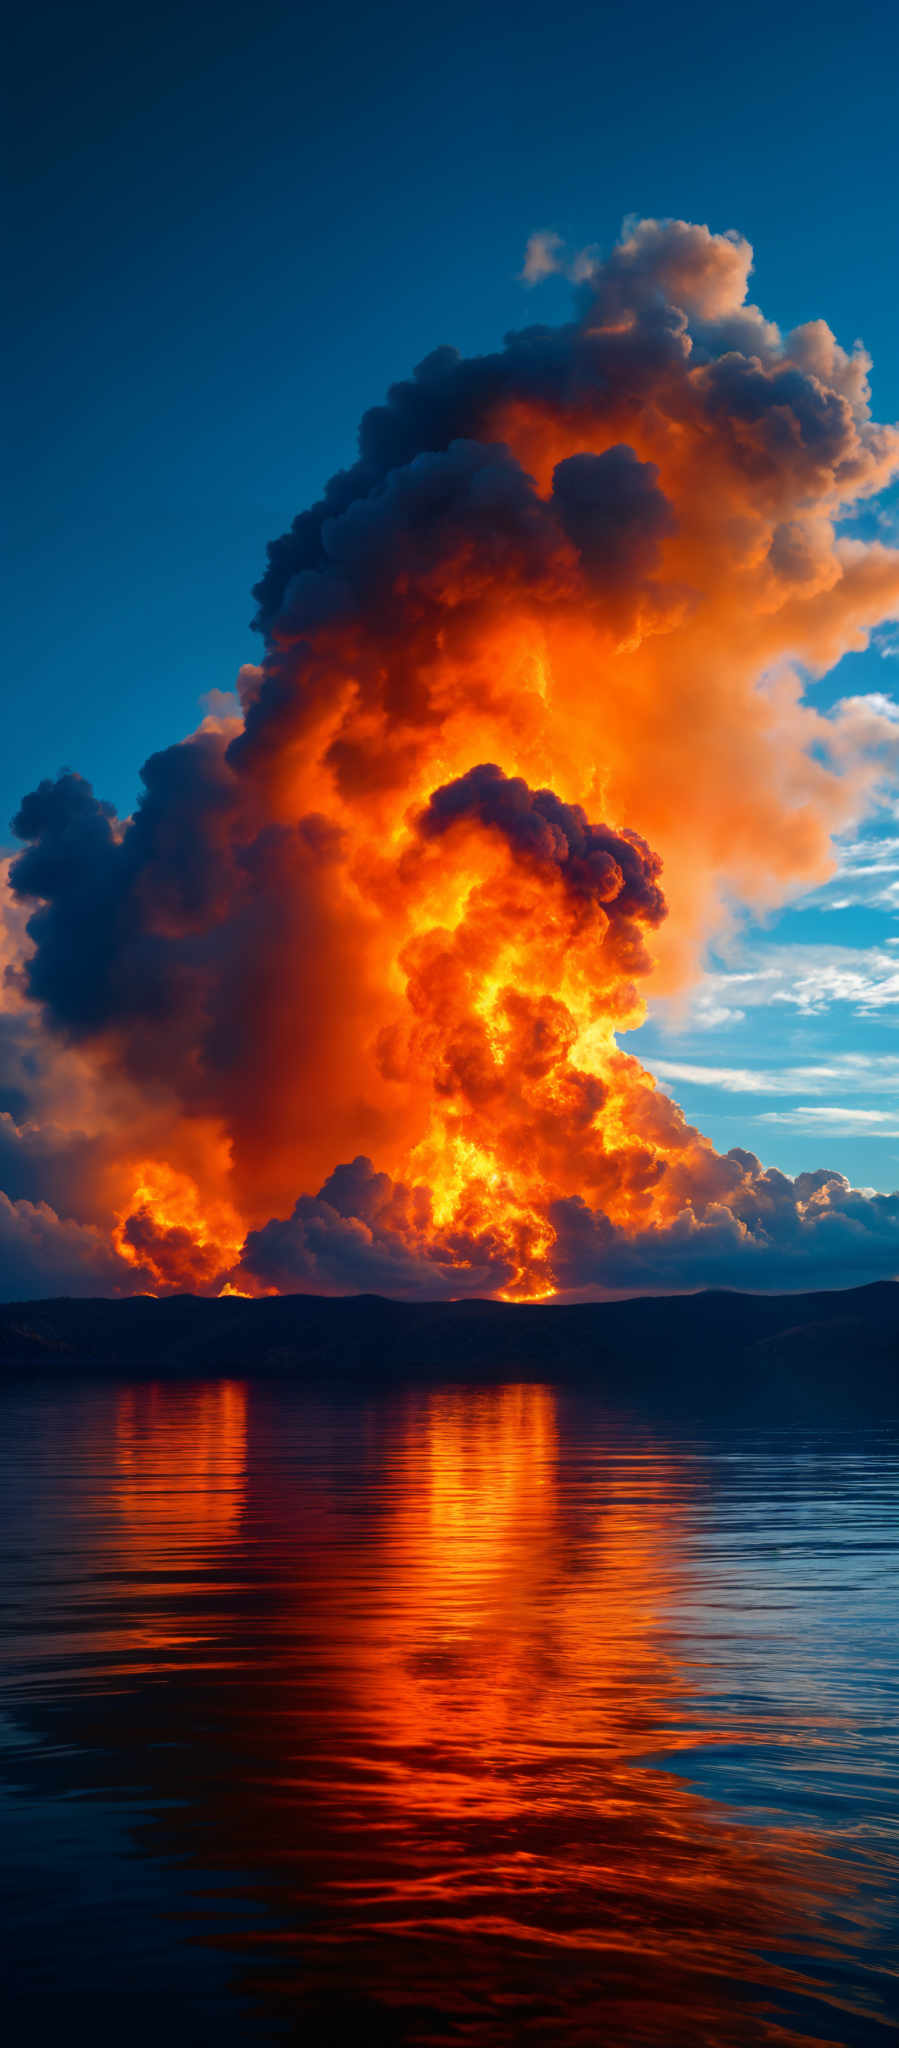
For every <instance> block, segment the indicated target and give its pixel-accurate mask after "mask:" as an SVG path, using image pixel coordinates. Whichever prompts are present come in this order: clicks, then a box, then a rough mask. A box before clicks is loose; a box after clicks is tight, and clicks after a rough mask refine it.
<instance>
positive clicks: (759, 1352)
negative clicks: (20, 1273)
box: [0, 1281, 899, 1422]
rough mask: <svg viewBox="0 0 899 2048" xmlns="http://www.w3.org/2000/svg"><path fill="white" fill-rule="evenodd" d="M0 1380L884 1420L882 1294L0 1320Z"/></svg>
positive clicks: (893, 1293)
mask: <svg viewBox="0 0 899 2048" xmlns="http://www.w3.org/2000/svg"><path fill="white" fill-rule="evenodd" d="M0 1369H2V1370H4V1371H5V1372H6V1373H7V1374H9V1373H16V1374H17V1375H18V1374H20V1373H22V1372H25V1373H29V1374H30V1373H35V1372H37V1373H47V1372H57V1373H68V1372H72V1371H76V1370H78V1371H81V1370H91V1371H102V1372H109V1371H113V1372H128V1373H139V1374H141V1375H151V1376H153V1377H164V1378H171V1377H184V1378H189V1377H192V1376H197V1377H204V1376H208V1375H210V1374H213V1375H217V1374H221V1375H227V1376H235V1375H239V1376H240V1377H253V1376H256V1375H261V1374H266V1375H269V1374H277V1375H279V1376H284V1377H288V1378H296V1379H297V1380H302V1381H311V1380H327V1381H329V1382H333V1381H334V1380H335V1379H347V1380H352V1381H356V1380H358V1379H359V1378H360V1377H361V1378H364V1379H366V1380H369V1381H374V1382H377V1383H387V1384H389V1383H390V1382H392V1381H408V1380H410V1379H414V1380H423V1381H434V1380H439V1379H447V1378H449V1379H464V1380H475V1381H481V1380H485V1381H490V1380H496V1379H509V1378H515V1379H523V1380H540V1379H548V1380H557V1381H558V1380H573V1381H580V1382H587V1383H589V1384H590V1386H591V1387H592V1388H593V1389H594V1390H596V1391H598V1392H600V1393H602V1394H604V1395H607V1396H608V1399H609V1404H610V1408H612V1409H614V1410H616V1411H624V1412H626V1413H628V1412H629V1413H641V1412H664V1413H672V1412H682V1413H690V1414H703V1415H706V1414H711V1415H726V1416H728V1417H740V1418H745V1419H746V1420H751V1419H752V1418H753V1417H756V1416H758V1417H772V1418H774V1419H777V1418H784V1419H794V1418H798V1419H802V1420H805V1421H809V1422H814V1421H815V1420H816V1419H819V1418H820V1419H823V1420H830V1419H842V1418H844V1417H845V1418H846V1419H851V1418H856V1419H859V1420H862V1421H864V1420H865V1419H872V1420H876V1419H882V1418H886V1417H889V1416H894V1415H895V1416H896V1417H897V1419H899V1285H897V1284H896V1283H895V1282H894V1281H878V1282H875V1283H874V1284H873V1285H870V1286H867V1287H856V1288H851V1289H847V1290H843V1291H839V1290H833V1291H829V1292H824V1293H820V1294H792V1295H752V1294H735V1293H730V1292H707V1293H702V1294H691V1295H673V1296H666V1297H660V1296H641V1297H639V1298H636V1299H631V1300H627V1301H614V1302H590V1303H585V1304H579V1305H566V1306H557V1305H553V1304H549V1305H544V1306H527V1305H518V1304H510V1303H509V1304H507V1303H503V1302H495V1301H463V1302H402V1301H393V1300H387V1299H385V1298H384V1297H382V1296H380V1295H353V1296H349V1297H342V1298H339V1299H333V1298H328V1297H323V1296H318V1295H302V1294H297V1295H277V1296H271V1297H266V1298H264V1299H261V1300H246V1299H243V1298H240V1297H237V1296H226V1297H225V1298H223V1299H217V1300H209V1299H207V1298H202V1297H199V1296H196V1295H189V1294H180V1295H173V1296H169V1297H168V1298H165V1299H161V1300H156V1299H154V1298H152V1297H148V1296H132V1297H130V1298H127V1299H124V1300H116V1301H111V1300H68V1299H55V1300H46V1301H32V1302H11V1303H5V1304H2V1305H0Z"/></svg>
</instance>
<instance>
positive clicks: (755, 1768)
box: [0, 1381, 899, 2048]
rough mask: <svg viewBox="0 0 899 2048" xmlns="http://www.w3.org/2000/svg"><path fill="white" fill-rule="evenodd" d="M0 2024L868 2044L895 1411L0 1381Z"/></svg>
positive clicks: (290, 2036) (893, 1856) (880, 1918)
mask: <svg viewBox="0 0 899 2048" xmlns="http://www.w3.org/2000/svg"><path fill="white" fill-rule="evenodd" d="M0 1538H2V1557H0V1600H2V1609H0V1654H2V1667H3V1684H2V1706H3V1710H4V1713H3V1720H2V1728H0V1743H2V1746H0V1828H2V1835H3V1843H4V1849H3V1857H2V1861H3V1880H2V1891H0V1943H2V1947H3V1949H4V1951H5V1957H4V1960H5V1964H6V1971H7V1978H8V1981H9V1982H10V1984H11V1998H10V1999H9V2000H8V2003H7V2007H6V2010H7V2012H8V2013H11V2026H10V2024H9V2021H7V2025H6V2032H5V2039H6V2040H7V2042H9V2043H10V2044H11V2048H18V2044H19V2043H22V2044H24V2043H26V2042H27V2043H29V2044H38V2048H42V2044H43V2043H44V2042H45V2041H50V2040H53V2041H54V2042H55V2041H56V2040H57V2039H58V2038H59V2037H60V2035H65V2036H67V2037H69V2038H71V2037H72V2035H73V2034H75V2035H77V2034H78V2033H80V2032H81V2031H84V2030H87V2029H89V2030H90V2035H91V2037H92V2038H93V2040H94V2041H95V2042H97V2043H100V2044H102V2043H105V2042H106V2041H112V2040H116V2041H118V2040H119V2038H120V2037H123V2038H124V2039H125V2041H126V2042H127V2043H130V2044H133V2048H136V2044H141V2048H143V2044H144V2043H147V2044H149V2043H150V2042H151V2041H152V2042H153V2043H154V2044H158V2043H160V2041H162V2043H163V2044H165V2042H166V2040H167V2041H168V2042H169V2043H171V2044H175V2048H181V2044H183V2043H193V2042H196V2043H205V2042H210V2043H211V2042H215V2043H217V2044H227V2048H231V2044H234V2048H238V2044H252V2043H257V2042H258V2043H268V2042H282V2041H288V2042H300V2041H302V2042H304V2043H308V2044H310V2048H317V2044H319V2043H322V2044H332V2043H333V2044H335V2048H337V2044H343V2043H354V2044H359V2048H365V2044H368V2043H371V2044H375V2048H391V2044H401V2043H428V2044H451V2043H452V2044H460V2048H503V2044H507V2043H515V2042H523V2043H531V2042H533V2043H539V2044H558V2048H596V2044H608V2048H621V2044H625V2043H630V2042H639V2043H644V2042H645V2043H653V2044H660V2048H680V2044H684V2048H687V2044H689V2048H692V2044H694V2043H703V2042H707V2043H722V2044H725V2043H726V2044H729V2043H735V2044H736V2043H818V2042H840V2043H845V2044H856V2043H858V2044H869V2043H870V2044H874V2043H877V2044H886V2043H888V2042H891V2041H894V2040H896V2039H897V2038H899V1996H897V1993H899V1984H897V1952H899V1935H897V1896H899V1827H897V1820H899V1744H897V1725H899V1724H897V1694H899V1625H897V1624H899V1431H897V1432H892V1433H891V1432H886V1433H884V1432H878V1433H874V1432H871V1433H870V1434H864V1433H860V1434H858V1435H854V1436H852V1437H847V1436H846V1435H845V1434H843V1435H840V1436H837V1435H834V1434H828V1433H827V1432H821V1433H820V1434H819V1435H808V1434H805V1435H803V1436H801V1437H800V1436H797V1435H795V1434H789V1433H767V1434H759V1435H753V1434H751V1433H747V1432H746V1431H742V1432H739V1433H737V1432H735V1433H733V1434H732V1435H727V1434H722V1433H717V1434H715V1435H714V1436H709V1437H705V1436H703V1435H701V1434H698V1433H697V1434H696V1435H689V1434H687V1433H684V1432H680V1433H679V1434H678V1435H676V1436H675V1435H666V1434H665V1433H664V1432H660V1433H655V1434H653V1433H651V1432H648V1431H646V1430H636V1429H628V1428H627V1427H626V1426H625V1425H624V1424H622V1423H620V1422H618V1423H616V1421H615V1420H614V1418H612V1417H610V1415H609V1414H608V1412H607V1411H605V1410H604V1409H603V1407H602V1405H601V1404H600V1402H599V1401H596V1400H592V1399H591V1398H590V1397H585V1396H584V1395H583V1394H581V1393H577V1394H573V1393H571V1392H566V1391H562V1390H558V1389H553V1388H551V1387H549V1386H533V1385H526V1386H517V1385H508V1386H500V1387H490V1388H486V1389H477V1388H466V1387H444V1388H428V1389H426V1390H415V1391H404V1392H400V1393H397V1392H393V1393H391V1394H386V1395H377V1394H370V1393H366V1392H364V1391H357V1392H355V1393H353V1394H348V1393H337V1394H335V1395H334V1396H333V1397H330V1396H328V1395H327V1394H322V1393H311V1392H308V1391H303V1390H295V1389H292V1388H288V1387H285V1386H283V1385H277V1384H274V1383H268V1384H266V1383H250V1382H247V1383H242V1382H239V1381H227V1382H199V1383H192V1384H185V1385H171V1384H158V1385H151V1384H148V1383H146V1382H144V1383H133V1384H132V1383H126V1382H117V1383H114V1384H113V1383H93V1384H92V1383H89V1382H82V1383H81V1384H80V1385H74V1386H66V1385H60V1384H58V1383H52V1382H49V1381H48V1382H46V1383H45V1384H43V1385H40V1386H32V1387H30V1388H24V1387H20V1386H15V1385H13V1386H9V1387H7V1388H6V1389H4V1390H3V1391H2V1393H0Z"/></svg>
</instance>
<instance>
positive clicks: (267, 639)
mask: <svg viewBox="0 0 899 2048" xmlns="http://www.w3.org/2000/svg"><path fill="white" fill-rule="evenodd" d="M751 258H752V252H751V250H750V248H749V245H748V244H747V243H746V242H745V241H744V240H743V239H742V238H741V237H740V236H739V235H736V234H726V235H713V234H711V233H710V232H709V231H708V229H707V228H704V227H697V226H690V225H688V224H686V223H684V222H680V221H662V222H659V221H653V220H645V221H641V222H639V223H637V224H633V223H631V224H628V225H627V226H626V228H625V231H624V233H623V236H622V239H621V241H620V242H619V244H618V245H617V247H616V248H615V249H614V250H613V251H612V253H611V254H610V255H609V257H608V258H607V259H606V260H603V261H601V260H599V259H595V258H582V259H577V260H576V261H575V262H574V264H573V265H572V272H573V275H574V276H575V277H576V280H577V281H576V284H575V303H574V310H573V316H572V318H571V320H570V322H569V323H568V324H567V325H564V326H561V327H546V326H532V327H528V328H526V329H524V330H523V331H522V332H519V333H516V334H513V335H511V336H510V337H508V339H507V341H506V343H505V345H504V347H503V348H502V349H501V350H499V351H498V352H497V353H495V354H493V355H488V356H483V357H478V358H474V359H466V358H463V357H461V356H459V355H457V354H456V353H455V352H454V351H453V350H452V349H449V348H440V349H437V350H436V351H435V352H434V354H432V355H431V356H429V357H427V358H426V360H425V361H424V362H423V363H421V364H420V365H419V366H418V368H417V370H416V371H415V372H414V375H413V376H412V377H411V378H410V379H409V380H408V381H405V382H402V383H399V384H397V385H395V386H394V387H393V388H392V389H391V391H390V392H389V394H388V397H387V399H386V402H385V403H384V404H383V405H381V406H378V407H376V408H375V409H374V410H373V411H371V412H369V413H367V414H366V415H365V417H364V418H363V421H362V424H361V428H360V433H359V455H358V460H357V461H356V462H355V464H354V465H353V467H352V468H351V469H349V470H347V471H342V472H340V473H338V475H336V476H335V477H333V478H332V480H331V482H330V483H329V484H328V486H327V488H326V490H325V493H324V496H323V498H322V499H321V501H320V502H319V503H318V504H316V505H314V506H313V507H311V509H309V510H308V511H304V512H302V513H301V514H300V515H299V517H298V518H297V519H296V520H295V522H294V524H293V527H292V528H291V530H290V532H289V533H287V534H285V535H284V536H283V537H282V538H280V539H279V540H277V541H275V542H274V543H273V544H272V545H271V547H270V549H269V563H268V567H267V569H266V572H265V574H264V576H263V577H262V580H261V582H260V583H259V584H258V586H257V589H256V593H255V595H256V599H257V602H258V614H257V624H258V626H259V629H260V632H261V634H262V636H263V648H264V652H263V658H262V660H261V662H260V664H259V666H258V667H254V668H251V669H248V670H245V671H243V672H242V674H241V676H240V679H239V688H240V705H241V711H240V715H239V716H237V715H234V716H232V715H231V714H230V711H229V710H228V708H227V706H226V707H225V708H224V709H223V710H220V711H219V712H217V713H212V714H210V716H209V717H207V718H206V719H205V720H204V721H203V724H202V725H201V726H200V728H199V730H198V731H197V732H195V733H194V734H192V735H191V737H190V738H189V739H187V740H185V741H182V742H180V743H179V744H176V745H174V746H171V747H169V748H167V749H166V750H165V751H163V752H161V753H159V754H156V755H154V756H153V757H152V758H151V759H150V760H149V761H148V762H147V763H146V766H145V767H144V769H143V771H142V772H143V794H142V797H141V800H140V803H139V805H138V807H137V809H136V811H135V813H134V816H133V817H132V818H130V819H128V820H125V821H121V820H119V819H118V818H117V817H116V816H115V814H114V812H113V811H112V809H111V808H110V806H109V805H107V804H105V803H103V802H102V801H99V800H98V799H97V798H96V797H95V796H94V794H93V792H92V790H91V787H90V785H89V783H87V782H86V781H84V780H82V779H81V778H80V777H79V776H77V775H75V774H72V773H65V774H63V775H61V776H60V777H59V778H58V779H57V780H56V781H52V782H51V781H47V782H43V783H41V785H40V787H39V788H38V789H37V790H35V791H33V792H32V793H31V794H30V795H28V796H26V797H25V799H24V801H23V803H22V806H21V809H20V810H19V812H18V815H17V817H16V819H15V821H14V829H15V831H16V833H17V835H18V837H19V839H20V840H21V841H22V842H23V849H22V851H21V852H20V853H19V854H18V855H17V857H16V858H15V859H14V860H13V862H12V864H11V867H10V870H9V889H8V892H7V947H8V960H9V965H8V967H7V972H6V1007H5V1015H4V1019H3V1046H4V1053H5V1061H6V1070H7V1076H8V1082H7V1089H6V1097H5V1099H6V1102H7V1104H8V1110H7V1114H6V1115H5V1117H4V1119H3V1131H2V1136H0V1150H2V1164H3V1184H4V1186H5V1187H6V1188H7V1190H8V1193H7V1195H6V1196H4V1197H3V1209H2V1216H0V1244H2V1246H3V1273H4V1291H5V1292H7V1293H9V1292H10V1291H11V1290H12V1291H15V1292H17V1293H19V1294H25V1293H27V1292H28V1291H33V1292H55V1291H71V1292H92V1291H122V1290H124V1291H129V1290H133V1289H137V1288H145V1289H146V1288H149V1289H152V1290H153V1291H165V1290H167V1289H171V1288H194V1289H198V1290H200V1291H206V1292H219V1291H220V1290H221V1289H222V1288H223V1287H228V1288H237V1289H240V1290H241V1291H244V1292H248V1293H252V1292H259V1291H265V1290H267V1289H284V1290H291V1289H301V1290H311V1291H316V1292H326V1293H331V1292H342V1291H354V1290H357V1289H367V1288H373V1289H379V1290H381V1291H384V1292H388V1293H396V1294H402V1295H421V1296H429V1295H444V1296H445V1295H451V1296H458V1295H465V1294H485V1293H487V1294H496V1295H501V1296H505V1297H509V1298H514V1299H538V1298H546V1297H550V1296H552V1295H556V1294H561V1295H565V1294H569V1295H570V1294H572V1293H587V1294H589V1293H591V1292H594V1291H595V1292H598V1293H602V1292H604V1291H608V1290H614V1289H622V1288H643V1287H649V1288H652V1287H663V1288H666V1289H667V1288H671V1287H691V1286H696V1285H699V1284H703V1283H705V1282H709V1281H711V1282H715V1281H727V1282H730V1283H732V1284H738V1285H739V1284H742V1285H745V1286H750V1287H751V1286H763V1287H764V1286H803V1285H809V1284H814V1283H815V1282H816V1281H824V1282H827V1281H829V1282H830V1283H831V1284H833V1283H834V1282H835V1281H836V1280H839V1279H842V1280H845V1281H850V1280H856V1279H862V1278H870V1277H873V1276H874V1275H876V1274H881V1273H891V1272H893V1271H894V1270H896V1269H899V1198H897V1197H895V1196H874V1197H872V1196H866V1195H864V1194H862V1193H860V1192H859V1191H857V1190H853V1189H851V1188H850V1187H849V1186H848V1184H847V1183H846V1181H845V1180H844V1179H843V1178H842V1177H841V1176H840V1175H838V1174H835V1173H832V1172H829V1171H827V1170H826V1169H818V1170H815V1171H811V1172H809V1173H807V1174H802V1175H800V1176H799V1177H798V1179H796V1180H795V1181H793V1180H790V1179H788V1178H787V1177H786V1176H784V1175H782V1174H780V1173H778V1172H776V1171H773V1170H769V1171H764V1170H763V1169H762V1167H761V1166H760V1164H759V1162H758V1160H757V1159H756V1158H755V1157H754V1156H753V1155H752V1154H751V1153H748V1152H745V1151H741V1150H734V1151H731V1152H729V1153H727V1154H725V1155H722V1154H719V1153H718V1152H716V1151H715V1149H714V1148H713V1147H712V1145H711V1144H710V1143H709V1142H708V1140H706V1139H705V1138H704V1137H703V1136H702V1135H701V1134H700V1133H699V1132H698V1131H696V1130H695V1129H693V1128H691V1127H690V1126H689V1125H688V1124H687V1122H686V1120H685V1119H684V1117H683V1115H682V1113H681V1111H680V1110H679V1109H678V1107H677V1106H676V1104H675V1103H674V1102H673V1101H671V1100H670V1099H669V1098H668V1097H667V1096H666V1095H665V1094H664V1093H663V1092H662V1091H661V1090H660V1088H659V1087H658V1086H657V1085H656V1083H655V1082H654V1080H653V1079H652V1077H651V1076H650V1075H649V1074H648V1073H647V1072H646V1071H645V1069H644V1068H643V1067H642V1066H641V1065H640V1063H639V1062H638V1061H637V1060H636V1059H634V1058H633V1056H631V1055H629V1054H628V1052H627V1050H626V1034H627V1033H628V1031H629V1030H631V1029H633V1027H634V1026H635V1025H637V1024H638V1023H639V1022H640V1021H641V1020H642V1018H643V1016H644V1014H645V1003H646V995H647V991H648V990H650V989H651V990H653V991H654V992H656V993H661V994H667V995H670V994H673V993H676V992H677V991H678V990H683V989H686V988H688V987H689V984H690V981H691V978H694V977H695V976H696V975H697V973H698V972H699V971H700V968H701V966H702V961H703V956H704V951H705V948H706V947H707V945H708V943H709V941H710V940H711V939H712V938H713V937H714V936H715V935H716V934H720V933H721V931H722V929H723V928H724V926H725V925H726V922H727V920H728V918H729V917H730V916H731V915H732V914H733V905H734V904H735V903H739V904H742V905H745V906H747V907H748V908H749V909H751V910H754V911H756V912H759V911H763V910H765V909H767V908H770V907H772V906H774V905H776V904H777V903H779V902H782V901H784V900H786V899H788V898H789V897H790V895H791V894H795V893H797V892H799V891H801V890H802V889H805V888H808V887H809V886H811V885H813V884H815V883H818V882H820V881H822V880H823V879H825V878H826V876H827V875H828V873H829V872H830V871H831V869H832V865H833V855H832V845H831V843H832V838H833V835H834V834H835V833H837V832H840V831H843V830H845V829H846V828H847V827H848V826H849V825H850V824H852V823H853V821H856V820H858V819H859V818H860V817H861V816H863V815H864V813H865V811H866V809H868V808H870V807H871V805H872V804H873V803H875V802H876V801H877V798H878V795H879V794H880V793H882V791H883V789H884V787H885V785H886V784H887V783H888V781H889V779H890V778H891V777H893V776H894V775H895V769H896V749H897V726H896V724H895V722H894V721H893V720H891V719H890V718H889V717H888V716H886V715H884V712H883V710H882V708H880V707H879V706H878V702H877V700H876V699H861V698H860V699H852V700H844V702H843V703H842V704H841V705H839V706H838V707H837V709H836V711H835V712H833V713H831V714H829V715H827V716H824V715H822V714H821V713H819V712H818V711H816V710H815V709H814V708H813V707H812V706H811V705H810V704H809V703H808V702H807V701H806V700H805V697H804V693H803V691H804V682H805V680H806V679H807V678H808V677H812V678H813V677H815V676H816V675H819V674H821V673H823V672H825V671H826V670H827V669H829V668H830V667H832V666H833V664H834V663H835V662H836V661H838V660H839V658H840V657H841V656H842V655H843V654H844V653H845V652H846V651H847V650H849V649H853V648H861V647H863V646H864V645H865V644H866V641H867V637H868V635H869V633H870V631H871V630H872V628H873V627H875V626H876V625H877V624H878V623H880V622H881V621H883V620H884V619H886V618H889V617H892V616H895V614H896V613H897V611H899V551H896V550H894V549H891V548H889V547H887V546H885V545H883V544H882V543H881V542H879V541H872V540H862V539H860V538H858V537H857V536H856V535H854V534H853V532H852V531H851V530H850V531H847V520H849V518H850V515H851V514H852V513H853V512H855V513H857V511H858V508H859V505H860V504H861V503H862V501H864V500H867V499H870V498H871V497H872V496H873V495H874V494H876V493H877V492H878V491H880V490H881V489H882V488H883V487H884V486H885V485H886V484H887V483H888V482H889V481H890V479H891V477H892V476H893V475H894V474H895V473H896V472H897V470H899V433H897V430H896V429H894V428H887V427H881V426H878V425H876V424H875V423H874V422H873V421H872V419H871V414H870V394H869V386H868V381H867V373H868V369H869V367H870V365H869V363H868V360H867V358H866V356H865V354H864V351H863V350H862V349H861V348H860V347H858V346H857V347H856V348H855V349H854V350H853V351H852V352H851V353H847V352H846V351H844V349H842V348H841V347H840V346H839V344H838V343H837V341H836V340H835V339H834V337H833V335H832V334H831V333H830V331H829V329H828V328H827V326H826V325H825V324H824V323H823V322H822V321H813V322H810V323H809V324H808V325H806V326H803V327H800V328H798V329H796V330H795V331H794V332H793V333H790V334H787V335H782V334H781V333H780V331H779V330H778V328H777V327H776V326H775V325H774V324H773V323H772V322H771V321H769V320H767V319H765V318H764V317H763V315H762V313H761V312H760V311H759V309H758V308H757V307H756V306H754V305H753V304H751V303H750V302H749V301H748V279H749V272H750V268H751ZM562 260H563V259H562V255H561V253H560V251H559V247H558V244H557V242H556V241H555V239H554V238H547V237H535V238H534V239H533V241H532V244H531V245H530V248H529V255H528V263H527V265H526V275H528V276H531V277H534V278H536V277H539V276H541V275H543V274H545V271H546V270H547V269H548V268H552V267H556V266H557V265H558V264H559V263H560V262H561V261H562ZM7 1273H9V1274H12V1275H13V1276H14V1280H13V1281H9V1282H7V1280H6V1275H7Z"/></svg>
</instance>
